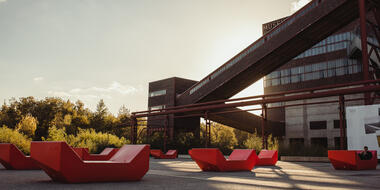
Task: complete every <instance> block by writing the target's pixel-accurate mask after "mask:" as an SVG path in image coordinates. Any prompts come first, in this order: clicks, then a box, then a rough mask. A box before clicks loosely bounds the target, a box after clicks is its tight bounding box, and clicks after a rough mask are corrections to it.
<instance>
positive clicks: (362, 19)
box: [358, 0, 371, 105]
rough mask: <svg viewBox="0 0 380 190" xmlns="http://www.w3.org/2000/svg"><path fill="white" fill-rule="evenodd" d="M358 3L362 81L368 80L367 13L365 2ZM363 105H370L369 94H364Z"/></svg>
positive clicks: (362, 0)
mask: <svg viewBox="0 0 380 190" xmlns="http://www.w3.org/2000/svg"><path fill="white" fill-rule="evenodd" d="M358 1H359V14H360V37H361V46H362V64H363V80H369V63H368V48H367V17H366V16H367V11H366V7H365V3H366V1H365V0H358ZM364 97H365V99H364V104H365V105H369V104H370V98H371V95H370V93H368V92H367V93H365V94H364Z"/></svg>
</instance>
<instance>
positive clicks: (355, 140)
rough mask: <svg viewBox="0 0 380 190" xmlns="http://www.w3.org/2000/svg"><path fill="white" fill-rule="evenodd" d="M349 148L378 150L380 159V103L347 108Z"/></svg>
mask: <svg viewBox="0 0 380 190" xmlns="http://www.w3.org/2000/svg"><path fill="white" fill-rule="evenodd" d="M346 119H347V146H348V150H363V147H364V146H368V149H369V150H376V151H377V158H378V159H380V104H378V105H368V106H351V107H347V108H346Z"/></svg>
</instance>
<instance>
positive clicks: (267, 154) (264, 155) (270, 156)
mask: <svg viewBox="0 0 380 190" xmlns="http://www.w3.org/2000/svg"><path fill="white" fill-rule="evenodd" d="M258 157H259V162H258V163H257V166H274V165H276V163H277V160H278V152H277V150H261V151H260V154H259V156H258Z"/></svg>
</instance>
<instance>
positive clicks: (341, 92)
mask: <svg viewBox="0 0 380 190" xmlns="http://www.w3.org/2000/svg"><path fill="white" fill-rule="evenodd" d="M377 91H380V85H370V86H369V85H365V86H361V87H354V88H346V89H334V90H330V91H322V92H315V93H308V94H301V95H289V96H284V97H276V98H270V99H260V100H250V101H244V102H236V103H230V104H214V105H208V106H198V107H192V108H185V109H180V110H168V111H165V112H158V113H150V114H149V113H145V114H141V115H133V117H136V118H137V117H146V116H157V115H169V114H176V113H185V112H199V111H205V110H216V109H224V108H233V107H243V106H249V105H260V104H269V103H276V102H289V101H296V100H304V99H314V98H324V97H330V96H340V95H350V94H358V93H366V92H377Z"/></svg>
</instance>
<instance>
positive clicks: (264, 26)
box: [263, 17, 288, 35]
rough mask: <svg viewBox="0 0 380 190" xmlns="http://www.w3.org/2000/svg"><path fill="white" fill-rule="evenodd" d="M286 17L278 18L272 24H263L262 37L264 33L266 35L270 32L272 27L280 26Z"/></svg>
mask: <svg viewBox="0 0 380 190" xmlns="http://www.w3.org/2000/svg"><path fill="white" fill-rule="evenodd" d="M287 18H288V17H285V18H280V19H278V20H275V21H272V22H268V23H265V24H263V35H265V34H266V33H268V32H269V31H270V30H272V29H273V28H274V27H276V26H277V25H279V24H281V23H282V22H283V21H284V20H286V19H287Z"/></svg>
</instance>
